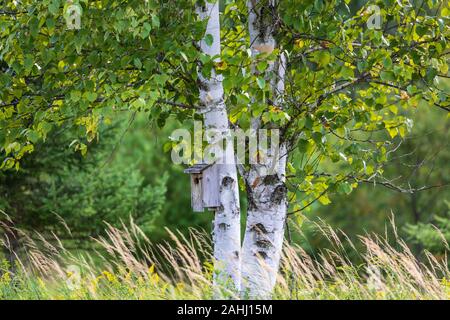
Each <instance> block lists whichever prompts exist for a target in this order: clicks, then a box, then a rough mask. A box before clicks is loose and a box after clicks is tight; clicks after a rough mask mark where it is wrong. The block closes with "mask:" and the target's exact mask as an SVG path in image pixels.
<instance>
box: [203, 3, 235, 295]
mask: <svg viewBox="0 0 450 320" xmlns="http://www.w3.org/2000/svg"><path fill="white" fill-rule="evenodd" d="M197 11H198V13H199V16H200V18H201V19H204V20H208V24H207V28H206V33H205V38H204V39H203V40H202V42H201V44H200V47H201V50H202V52H203V53H205V54H207V55H209V56H216V55H220V50H221V49H220V20H219V2H218V1H216V2H215V3H209V2H207V1H205V5H204V7H198V8H197ZM209 35H211V36H212V38H213V43H212V44H211V45H208V43H207V41H205V39H206V37H210V36H209ZM199 78H200V80H201V82H202V86H201V88H200V100H201V103H202V104H203V110H202V113H203V114H204V122H205V129H206V130H208V129H213V130H216V131H217V132H219V133H221V134H222V135H223V136H228V135H229V125H228V115H227V110H226V107H225V103H224V100H223V94H224V92H223V85H222V77H221V76H220V75H216V74H215V73H214V71H213V72H212V74H211V77H210V78H209V79H205V78H204V77H203V76H202V75H199ZM222 156H223V158H222V159H217V163H221V164H218V166H219V179H220V181H219V183H220V191H219V193H220V195H219V198H220V203H221V205H220V206H219V208H218V209H217V210H216V212H215V218H214V222H213V233H212V234H213V244H214V258H215V272H216V277H215V284H216V285H217V287H220V286H223V285H228V284H229V283H230V282H231V284H232V285H233V287H234V288H233V289H235V290H240V282H241V252H240V251H241V250H240V246H241V240H240V207H239V191H238V179H237V173H236V165H235V159H234V148H233V145H232V144H226V146H225V150H224V153H223V155H222Z"/></svg>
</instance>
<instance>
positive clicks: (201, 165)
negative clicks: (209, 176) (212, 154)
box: [184, 163, 212, 174]
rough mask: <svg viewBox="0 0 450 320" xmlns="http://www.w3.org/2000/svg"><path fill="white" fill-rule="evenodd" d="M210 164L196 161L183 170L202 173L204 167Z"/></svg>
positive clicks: (190, 172)
mask: <svg viewBox="0 0 450 320" xmlns="http://www.w3.org/2000/svg"><path fill="white" fill-rule="evenodd" d="M211 165H212V164H211V163H196V164H194V165H192V166H190V167H189V168H187V169H185V170H184V173H189V174H193V173H202V172H203V171H204V170H205V169H207V168H209V167H210V166H211Z"/></svg>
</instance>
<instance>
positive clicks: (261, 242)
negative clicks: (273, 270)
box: [256, 239, 272, 249]
mask: <svg viewBox="0 0 450 320" xmlns="http://www.w3.org/2000/svg"><path fill="white" fill-rule="evenodd" d="M256 245H257V246H258V247H259V248H262V249H268V248H270V247H272V242H270V241H269V240H267V239H259V240H256Z"/></svg>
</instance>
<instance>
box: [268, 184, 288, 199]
mask: <svg viewBox="0 0 450 320" xmlns="http://www.w3.org/2000/svg"><path fill="white" fill-rule="evenodd" d="M286 193H287V188H286V185H285V184H284V183H283V184H280V185H279V186H277V187H276V188H275V190H274V191H273V193H272V196H271V197H270V200H271V201H272V202H273V203H276V204H280V203H281V202H283V201H284V200H285V199H286Z"/></svg>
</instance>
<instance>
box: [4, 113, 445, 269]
mask: <svg viewBox="0 0 450 320" xmlns="http://www.w3.org/2000/svg"><path fill="white" fill-rule="evenodd" d="M410 116H411V118H412V119H413V120H414V124H415V125H414V128H413V130H412V133H411V134H410V135H408V136H407V137H406V138H405V139H404V140H403V141H401V140H400V138H399V140H398V141H397V143H398V144H399V145H400V146H399V148H398V149H397V151H396V152H395V154H391V161H390V163H389V166H387V167H386V174H385V175H386V178H387V179H388V180H389V181H391V183H392V184H395V186H400V187H401V190H400V189H397V188H394V189H393V188H391V187H390V185H389V184H387V185H373V184H371V183H361V184H360V185H359V187H358V188H357V189H356V190H354V191H353V192H352V193H351V194H350V195H347V194H339V193H336V194H334V195H332V196H331V197H330V198H331V203H330V204H328V205H323V204H321V203H320V202H316V203H314V204H313V205H311V206H310V207H309V208H308V209H307V210H305V212H303V213H302V214H301V215H300V219H299V218H298V217H296V218H292V219H290V221H289V223H290V226H291V228H290V230H291V234H290V235H289V236H290V237H289V238H290V240H291V241H296V242H299V243H301V244H302V246H303V247H304V248H305V249H306V250H307V251H308V252H310V253H311V254H314V253H315V251H317V250H319V249H320V250H323V249H324V247H325V246H326V245H327V243H328V241H325V239H323V235H322V233H320V232H316V231H317V226H316V225H315V224H314V222H315V221H318V220H322V221H324V222H326V223H327V224H329V225H330V226H332V227H333V228H335V229H341V230H342V231H344V232H345V233H346V234H347V235H348V236H349V237H350V238H352V240H357V236H358V235H363V234H365V233H378V234H385V233H386V232H388V234H391V233H392V228H391V226H390V225H391V222H392V220H393V221H394V222H395V225H396V226H397V227H398V230H397V232H398V234H399V236H400V237H402V238H404V239H405V240H407V241H408V243H409V244H410V245H411V248H412V249H413V250H414V252H415V254H417V255H418V256H420V253H421V251H422V249H428V250H430V251H431V252H433V253H434V254H436V255H442V254H444V252H445V250H446V244H445V241H444V238H445V239H446V240H447V241H450V202H449V200H450V197H449V195H450V189H449V188H448V187H446V184H448V182H449V181H450V172H449V170H448V164H449V163H450V150H449V148H448V147H449V133H450V130H449V129H450V127H449V122H448V119H447V117H446V116H444V115H443V113H442V112H440V110H438V109H436V108H429V107H426V106H419V107H418V108H417V109H416V110H415V111H414V114H412V115H410ZM166 121H168V122H169V123H170V124H169V125H166V127H165V128H164V129H160V128H159V127H158V124H157V123H151V122H149V121H148V120H147V118H146V116H145V114H135V113H131V112H130V113H124V114H122V115H121V116H120V117H119V118H117V119H115V120H114V121H113V123H111V124H108V125H104V127H103V129H102V132H100V133H99V135H100V137H101V138H100V139H98V140H96V142H94V143H93V144H92V145H90V146H89V150H88V151H87V153H86V154H85V155H84V156H83V155H82V154H81V152H74V151H73V148H72V147H71V146H70V145H71V143H72V142H73V141H71V140H70V139H69V137H70V136H71V135H70V134H69V132H67V130H64V129H63V130H61V132H57V133H55V134H54V135H52V136H51V137H50V138H49V140H48V141H47V142H46V143H45V144H42V145H41V146H40V147H39V148H38V149H37V150H36V151H35V152H34V153H33V155H32V156H31V157H28V158H27V159H26V162H24V163H23V165H22V168H21V170H20V171H19V172H16V171H15V170H11V171H6V172H1V173H0V208H1V214H2V215H8V216H9V217H10V218H11V220H12V221H13V223H14V224H15V225H16V227H18V228H19V229H21V230H24V231H29V232H31V231H33V232H39V233H40V234H41V235H43V236H45V237H48V238H49V239H51V238H53V237H54V235H57V236H58V238H60V239H62V240H64V241H65V242H66V246H67V247H69V248H72V249H85V250H89V249H92V248H90V247H88V246H87V243H90V244H91V243H92V242H91V241H88V240H89V238H90V237H97V236H99V235H102V232H103V230H104V229H105V224H104V223H105V222H107V223H109V224H112V225H115V226H120V225H121V224H122V223H125V224H127V223H129V221H130V218H131V219H133V221H134V222H135V223H136V224H138V225H139V226H140V227H141V228H142V229H143V230H144V231H145V232H146V234H147V236H148V237H149V238H150V239H151V240H152V241H154V242H160V241H163V240H167V238H166V237H167V233H166V231H165V227H167V228H169V229H172V230H174V229H179V230H181V231H182V232H187V231H188V228H189V227H196V228H203V229H204V230H206V231H207V232H209V231H210V224H211V221H212V219H213V213H211V212H205V213H193V212H192V211H191V209H190V184H189V177H188V176H187V175H186V174H184V173H183V169H184V168H183V167H182V166H181V165H174V164H173V163H172V161H171V158H170V152H165V151H164V144H165V143H166V142H167V141H169V136H170V134H171V131H172V130H173V129H175V128H179V127H180V126H185V127H187V128H190V127H191V123H179V122H178V121H176V120H172V119H170V118H169V119H167V120H166ZM70 130H72V129H70ZM294 157H295V156H294ZM299 161H300V157H299ZM410 188H412V189H420V188H423V190H421V191H418V192H415V193H408V192H407V190H408V189H410ZM300 192H301V191H300ZM242 201H243V209H244V212H245V202H244V201H245V199H244V198H242ZM243 219H245V214H244V216H243ZM5 221H7V220H6V219H5ZM299 226H300V227H301V228H300V231H301V232H298V231H297V230H298V229H299V228H297V227H299ZM4 227H5V228H3V230H6V229H7V226H4ZM18 238H19V241H18V242H17V243H10V246H11V247H12V249H14V250H20V237H18ZM355 242H356V243H357V241H355ZM4 255H5V256H6V257H9V252H8V250H5V251H4ZM9 258H10V259H12V260H13V257H9Z"/></svg>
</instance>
